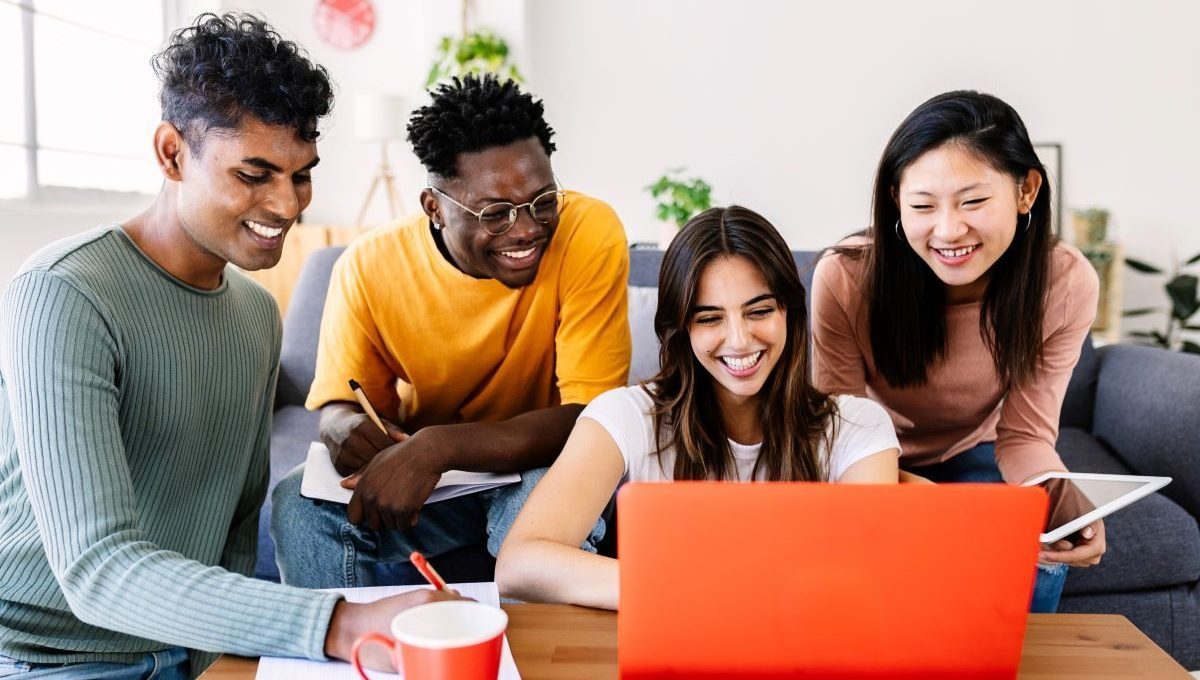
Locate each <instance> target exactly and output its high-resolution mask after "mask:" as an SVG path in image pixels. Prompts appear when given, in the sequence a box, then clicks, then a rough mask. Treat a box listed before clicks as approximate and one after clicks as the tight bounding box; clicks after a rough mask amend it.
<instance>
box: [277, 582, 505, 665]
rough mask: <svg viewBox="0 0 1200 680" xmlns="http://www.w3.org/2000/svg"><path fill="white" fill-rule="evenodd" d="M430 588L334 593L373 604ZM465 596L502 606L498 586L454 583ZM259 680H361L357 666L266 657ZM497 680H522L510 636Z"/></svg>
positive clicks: (351, 589)
mask: <svg viewBox="0 0 1200 680" xmlns="http://www.w3.org/2000/svg"><path fill="white" fill-rule="evenodd" d="M428 587H429V586H380V587H377V588H344V589H336V590H334V591H333V592H337V593H342V594H343V595H345V596H346V600H348V601H350V602H374V601H375V600H378V599H380V598H383V597H387V596H389V595H397V594H399V593H405V592H408V591H410V590H419V589H421V588H428ZM450 587H451V588H453V589H454V590H457V591H458V592H459V593H461V594H462V595H463V596H464V597H469V598H471V599H473V600H476V601H478V602H482V603H484V604H488V605H491V606H493V607H499V606H500V591H499V590H497V588H496V584H495V583H455V584H452V585H451V586H450ZM369 673H370V675H371V677H372V678H380V679H383V678H388V679H389V680H397V679H399V678H403V677H404V676H403V675H395V674H392V673H383V672H380V671H369ZM255 679H256V680H359V677H358V674H357V673H355V672H354V666H351V665H350V664H348V663H345V662H343V661H309V660H308V659H281V658H278V657H273V656H264V657H263V658H262V659H261V660H260V661H259V662H258V675H256V676H255ZM498 680H521V674H520V673H518V672H517V663H516V662H515V661H514V660H513V655H512V650H510V649H509V648H508V637H505V638H504V650H503V651H501V653H500V677H499V679H498Z"/></svg>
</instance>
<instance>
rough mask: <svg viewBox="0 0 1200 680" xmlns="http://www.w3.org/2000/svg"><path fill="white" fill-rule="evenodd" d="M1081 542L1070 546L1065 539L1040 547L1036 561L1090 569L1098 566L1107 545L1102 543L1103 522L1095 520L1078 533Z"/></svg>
mask: <svg viewBox="0 0 1200 680" xmlns="http://www.w3.org/2000/svg"><path fill="white" fill-rule="evenodd" d="M1079 535H1080V537H1081V540H1080V541H1079V542H1078V543H1075V544H1073V545H1072V543H1071V542H1070V541H1068V540H1066V539H1063V540H1061V541H1056V542H1054V543H1053V544H1051V545H1044V546H1042V551H1041V552H1040V553H1039V554H1038V560H1040V561H1041V562H1046V563H1049V564H1065V565H1067V566H1071V567H1091V566H1095V565H1097V564H1100V558H1101V557H1102V556H1103V555H1104V551H1105V550H1106V549H1107V545H1106V544H1105V542H1104V520H1096V522H1095V523H1094V524H1089V525H1088V526H1086V527H1084V528H1083V530H1082V531H1080V532H1079Z"/></svg>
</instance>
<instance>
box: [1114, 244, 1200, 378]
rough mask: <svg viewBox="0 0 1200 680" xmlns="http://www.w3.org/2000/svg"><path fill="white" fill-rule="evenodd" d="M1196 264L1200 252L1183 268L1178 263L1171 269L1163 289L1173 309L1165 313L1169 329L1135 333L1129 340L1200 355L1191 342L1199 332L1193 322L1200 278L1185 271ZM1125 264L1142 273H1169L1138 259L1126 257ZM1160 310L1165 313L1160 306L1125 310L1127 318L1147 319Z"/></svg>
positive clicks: (1198, 307) (1198, 346)
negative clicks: (1132, 339) (1189, 336)
mask: <svg viewBox="0 0 1200 680" xmlns="http://www.w3.org/2000/svg"><path fill="white" fill-rule="evenodd" d="M1197 262H1200V253H1196V254H1195V255H1193V256H1191V257H1190V258H1188V259H1187V261H1185V262H1184V263H1183V264H1182V265H1180V264H1178V262H1177V263H1176V264H1175V266H1173V267H1172V268H1171V274H1170V277H1171V278H1170V279H1169V280H1168V281H1167V283H1166V285H1165V286H1163V288H1164V289H1165V290H1166V291H1167V300H1168V301H1169V302H1170V303H1171V306H1170V308H1169V309H1167V310H1166V312H1167V327H1166V329H1165V330H1163V331H1157V330H1151V331H1134V332H1132V333H1130V334H1129V336H1130V337H1132V338H1136V339H1138V340H1139V341H1141V342H1142V343H1143V344H1147V345H1152V346H1155V347H1165V348H1167V349H1173V350H1179V351H1183V352H1190V353H1192V354H1200V344H1198V343H1196V342H1193V341H1192V340H1189V339H1188V335H1189V334H1191V333H1196V332H1200V322H1198V321H1194V320H1193V318H1194V317H1196V313H1197V312H1198V311H1200V295H1198V292H1200V291H1198V290H1197V287H1198V286H1197V284H1198V282H1200V279H1197V277H1196V276H1195V275H1194V274H1188V273H1184V271H1183V270H1184V269H1186V268H1187V267H1189V266H1191V265H1194V264H1196V263H1197ZM1125 264H1127V265H1129V267H1130V268H1131V269H1133V270H1134V271H1138V272H1141V273H1143V274H1158V275H1163V274H1166V271H1164V270H1163V269H1162V268H1160V267H1156V266H1154V265H1152V264H1147V263H1146V262H1142V261H1141V260H1135V259H1133V258H1132V257H1127V258H1125ZM1161 311H1163V310H1162V308H1160V307H1145V308H1142V309H1130V310H1126V311H1125V316H1144V315H1146V314H1154V313H1156V312H1161ZM1194 337H1196V336H1194Z"/></svg>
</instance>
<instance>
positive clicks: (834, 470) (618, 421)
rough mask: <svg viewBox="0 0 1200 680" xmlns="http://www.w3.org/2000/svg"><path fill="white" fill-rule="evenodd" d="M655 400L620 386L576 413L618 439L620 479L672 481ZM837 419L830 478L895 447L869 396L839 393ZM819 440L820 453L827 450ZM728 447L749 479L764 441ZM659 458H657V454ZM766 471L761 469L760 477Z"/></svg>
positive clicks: (671, 460) (888, 423)
mask: <svg viewBox="0 0 1200 680" xmlns="http://www.w3.org/2000/svg"><path fill="white" fill-rule="evenodd" d="M653 405H654V403H653V402H652V401H651V400H650V395H648V394H646V391H645V390H643V389H642V388H641V387H639V386H637V385H634V386H631V387H618V388H616V389H613V390H609V391H608V392H605V393H604V394H601V395H600V396H598V397H596V398H595V399H593V400H592V402H591V403H590V404H588V405H587V408H585V409H583V413H581V414H580V415H579V417H580V418H591V419H592V420H594V421H596V422H597V423H599V424H600V426H601V427H603V428H604V429H605V430H606V431H607V432H608V434H609V435H610V436H611V437H612V438H613V441H615V442H616V443H617V448H618V449H620V450H621V457H623V458H624V459H625V476H624V481H630V482H662V481H670V480H671V471H672V470H674V469H675V451H674V449H673V448H668V449H666V450H665V451H663V453H662V455H661V457H660V456H656V455H655V454H654V450H655V447H656V444H657V442H656V438H655V436H654V418H653V416H652V415H651V410H652V408H653ZM837 405H838V421H839V422H838V423H837V428H836V430H835V433H836V435H837V436H836V437H835V439H834V440H833V451H832V453H831V454H830V455H829V458H828V460H829V464H828V471H829V479H827V480H826V481H830V482H836V481H837V480H838V479H839V478H840V477H841V476H842V474H844V473H845V472H846V470H847V469H848V468H849V467H850V466H851V465H853V464H855V463H857V462H858V461H860V460H862V459H863V458H866V457H868V456H870V455H873V454H876V453H879V452H880V451H885V450H887V449H899V448H900V444H899V443H898V441H897V440H896V429H895V427H894V426H893V425H892V419H891V418H890V417H888V414H887V411H884V410H883V407H882V406H880V405H879V404H876V403H875V402H873V401H871V400H870V399H863V398H862V397H853V396H850V395H841V396H838V397H837ZM824 447H825V445H824V443H822V444H821V455H822V456H824V455H825V449H824ZM729 449H730V451H731V452H732V453H733V458H734V461H735V463H736V467H737V476H738V479H739V480H749V479H750V475H751V471H752V470H753V469H754V462H755V461H756V460H758V452H759V450H760V449H762V444H761V443H759V444H752V445H746V444H739V443H737V442H735V441H733V440H729ZM660 458H661V459H660ZM764 473H765V470H764V469H763V468H759V474H758V479H760V480H761V479H762V477H763V474H764Z"/></svg>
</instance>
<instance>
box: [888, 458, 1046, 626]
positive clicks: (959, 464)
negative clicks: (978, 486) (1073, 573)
mask: <svg viewBox="0 0 1200 680" xmlns="http://www.w3.org/2000/svg"><path fill="white" fill-rule="evenodd" d="M906 469H907V470H908V471H909V472H911V473H913V474H915V475H921V476H922V477H925V478H926V479H928V480H929V481H931V482H937V483H939V484H943V483H947V482H950V483H953V482H975V483H980V482H983V483H989V482H990V483H1003V482H1004V477H1002V476H1001V475H1000V467H999V466H998V465H996V444H995V442H983V443H981V444H976V445H975V446H974V447H973V448H970V449H967V450H966V451H963V452H962V453H960V454H958V455H957V456H954V457H953V458H951V459H950V460H946V461H942V462H941V463H934V464H933V465H922V466H920V467H912V468H906ZM1066 582H1067V565H1065V564H1038V566H1037V579H1036V580H1035V581H1034V583H1033V599H1032V600H1031V602H1030V604H1029V611H1031V612H1033V613H1035V614H1053V613H1054V612H1055V611H1057V610H1058V600H1059V598H1060V597H1061V596H1062V590H1063V585H1064V584H1065V583H1066Z"/></svg>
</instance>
